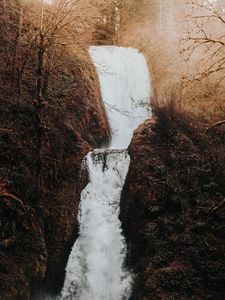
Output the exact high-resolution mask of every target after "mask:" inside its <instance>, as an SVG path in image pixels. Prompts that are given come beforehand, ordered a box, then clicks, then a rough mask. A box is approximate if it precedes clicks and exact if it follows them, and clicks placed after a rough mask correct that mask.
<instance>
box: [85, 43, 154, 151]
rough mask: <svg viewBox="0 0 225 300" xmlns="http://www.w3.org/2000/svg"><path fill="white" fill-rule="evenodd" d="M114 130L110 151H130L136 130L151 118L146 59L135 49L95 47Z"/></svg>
mask: <svg viewBox="0 0 225 300" xmlns="http://www.w3.org/2000/svg"><path fill="white" fill-rule="evenodd" d="M89 52H90V55H91V57H92V59H93V62H94V64H95V66H96V68H97V71H98V74H99V80H100V86H101V93H102V98H103V101H104V104H105V107H106V110H107V115H108V118H109V123H110V126H111V130H112V141H111V145H110V148H121V149H124V148H127V146H128V145H129V143H130V140H131V138H132V135H133V131H134V129H135V128H136V127H137V126H138V125H139V124H140V123H141V122H142V121H143V120H145V119H147V118H148V117H149V115H150V110H149V101H150V78H149V70H148V67H147V63H146V60H145V58H144V56H143V55H142V54H141V53H139V52H138V50H136V49H133V48H122V47H114V46H100V47H99V46H98V47H91V48H90V50H89Z"/></svg>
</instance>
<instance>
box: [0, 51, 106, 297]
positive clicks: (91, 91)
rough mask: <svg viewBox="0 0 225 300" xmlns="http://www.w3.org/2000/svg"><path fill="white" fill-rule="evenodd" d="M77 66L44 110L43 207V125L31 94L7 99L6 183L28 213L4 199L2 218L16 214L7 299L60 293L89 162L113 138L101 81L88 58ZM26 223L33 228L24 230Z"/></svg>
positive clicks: (6, 237) (6, 224)
mask: <svg viewBox="0 0 225 300" xmlns="http://www.w3.org/2000/svg"><path fill="white" fill-rule="evenodd" d="M65 55H67V56H68V53H66V54H65ZM79 55H80V56H79ZM67 56H66V57H65V58H67ZM78 58H79V59H78ZM73 61H74V63H70V65H64V66H63V67H64V69H59V70H57V72H58V74H59V75H58V78H57V80H56V79H51V80H50V82H49V92H48V94H47V95H46V104H45V106H44V107H43V108H42V111H41V119H42V128H40V129H41V130H43V131H42V148H41V171H40V191H39V192H40V195H39V202H40V203H39V204H38V205H36V204H35V200H36V198H37V195H36V188H35V186H36V172H37V165H36V161H37V134H38V126H39V124H37V121H36V120H37V117H36V110H35V107H34V105H33V104H32V101H31V99H32V98H31V96H30V95H29V94H24V95H23V96H21V97H20V98H19V96H18V95H16V93H14V92H13V91H10V90H3V91H2V92H1V94H0V98H1V113H0V124H1V126H0V127H1V128H3V129H6V130H1V131H0V161H1V164H0V178H1V179H0V180H2V182H4V184H2V186H4V190H7V193H8V194H10V195H12V197H16V198H19V199H20V201H21V203H22V205H23V206H24V207H26V213H25V212H23V210H22V209H21V208H20V207H19V208H18V209H17V206H15V205H16V203H17V202H15V201H13V200H10V199H8V198H7V199H6V200H7V203H5V202H2V201H3V200H4V198H1V199H0V205H1V207H0V215H2V214H3V215H4V214H5V210H7V214H9V215H7V216H8V217H7V216H6V219H4V220H3V221H2V222H1V223H0V227H1V228H0V229H1V231H0V256H2V257H3V259H2V258H1V259H0V261H1V263H2V265H1V267H0V298H1V299H14V298H18V299H19V298H20V297H21V298H22V299H28V298H29V295H30V292H31V290H34V289H35V290H36V289H37V287H38V289H39V288H44V289H45V290H47V291H48V292H49V291H50V292H52V293H56V292H58V291H59V289H60V288H61V286H62V284H63V280H64V271H65V266H66V262H67V259H68V256H69V252H70V248H71V246H72V245H73V243H74V240H75V239H76V235H77V231H78V225H77V212H78V207H79V201H80V193H81V191H82V190H83V188H84V186H85V185H86V183H87V176H86V173H85V172H82V170H81V165H82V160H83V158H84V157H85V155H86V154H87V153H88V152H89V151H90V149H91V148H92V147H97V146H100V145H101V144H103V143H107V142H108V140H109V136H110V134H109V126H108V121H107V118H106V113H105V111H104V106H103V103H102V100H101V96H100V90H99V82H98V78H97V74H96V73H95V69H94V67H93V65H92V62H91V60H90V58H89V55H88V53H86V54H85V53H78V54H77V55H76V57H75V58H74V59H73ZM68 84H69V85H68ZM68 86H69V88H68ZM0 196H1V194H0ZM2 199H3V200H2ZM6 200H4V201H6ZM17 204H18V203H17ZM8 205H10V206H9V207H8ZM11 211H12V212H13V213H11ZM21 214H22V215H21ZM7 218H8V219H7ZM21 218H22V219H21ZM23 220H24V224H26V225H22V223H23ZM24 226H25V227H26V228H25V227H24ZM14 228H15V230H16V231H15V232H14ZM7 230H9V232H8V231H7ZM14 237H15V238H16V240H15V241H14ZM24 239H26V242H24ZM6 242H7V243H12V244H11V245H10V247H8V248H7V249H6V250H4V251H2V250H1V243H3V244H4V243H6ZM23 243H24V246H23V247H22V246H21V245H22V244H23ZM22 249H23V250H22ZM37 269H38V270H37ZM10 278H11V280H9V279H10ZM13 278H15V280H14V281H13V280H12V279H13ZM7 297H8V298H7Z"/></svg>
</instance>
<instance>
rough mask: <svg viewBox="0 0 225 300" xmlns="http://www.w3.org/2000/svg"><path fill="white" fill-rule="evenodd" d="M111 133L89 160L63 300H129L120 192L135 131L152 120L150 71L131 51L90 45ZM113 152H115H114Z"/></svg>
mask: <svg viewBox="0 0 225 300" xmlns="http://www.w3.org/2000/svg"><path fill="white" fill-rule="evenodd" d="M90 54H91V56H92V59H93V62H94V64H95V66H96V69H97V71H98V74H99V80H100V86H101V92H102V98H103V101H104V102H105V107H106V110H107V115H108V118H109V122H110V126H111V129H112V141H111V145H110V147H109V149H102V150H94V151H93V152H91V153H89V154H88V155H87V157H86V159H85V163H86V166H87V168H88V171H89V178H90V182H89V184H88V185H87V186H86V188H85V189H84V190H83V192H82V194H81V204H80V213H79V224H80V228H79V238H78V239H77V241H76V242H75V244H74V246H73V249H72V251H71V254H70V257H69V261H68V264H67V272H66V278H65V282H64V287H63V290H62V293H61V296H60V299H79V300H126V299H128V298H129V295H130V290H131V283H132V276H131V275H130V274H129V273H128V272H127V271H126V270H125V268H124V258H125V255H126V245H125V241H124V238H123V236H122V232H121V223H120V221H119V219H118V215H119V204H120V194H121V190H122V187H123V184H124V180H125V178H126V174H127V171H128V168H129V162H130V158H129V155H128V154H127V151H126V150H122V149H126V148H127V146H128V145H129V142H130V140H131V137H132V134H133V130H134V129H135V128H136V127H137V126H138V124H139V123H141V122H142V121H143V120H144V119H146V118H147V117H148V116H149V111H148V109H147V108H146V106H145V105H144V104H145V103H146V102H148V101H149V98H150V94H149V93H150V81H149V72H148V68H147V64H146V61H145V59H144V56H143V55H142V54H140V53H139V52H138V51H137V50H135V49H132V48H121V47H113V46H100V47H91V48H90ZM112 149H114V150H112Z"/></svg>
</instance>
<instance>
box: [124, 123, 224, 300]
mask: <svg viewBox="0 0 225 300" xmlns="http://www.w3.org/2000/svg"><path fill="white" fill-rule="evenodd" d="M167 121H168V120H167ZM191 123H192V122H191V121H190V120H189V122H188V123H187V122H186V123H185V120H184V119H182V117H181V118H180V119H179V118H177V120H175V121H174V123H173V124H170V123H169V122H165V120H159V121H158V122H156V121H154V120H149V121H146V122H145V123H144V124H142V125H140V126H139V128H138V129H137V130H136V131H135V132H134V136H133V139H132V142H131V145H130V146H129V153H130V156H131V164H130V169H129V172H128V175H127V179H126V182H125V186H124V189H123V192H122V199H121V213H120V219H121V221H122V226H123V230H124V234H125V236H126V239H127V243H128V255H127V262H128V265H129V267H130V268H131V269H132V270H133V272H134V274H136V278H135V285H134V289H133V294H132V296H131V299H135V300H137V299H143V300H144V299H145V300H150V299H154V300H157V299H164V300H169V299H171V300H172V299H179V300H181V299H196V300H197V299H202V300H203V299H204V300H205V299H224V298H225V288H224V287H225V264H224V261H225V256H224V253H225V248H224V238H225V236H224V229H225V222H224V220H225V216H224V200H223V197H224V193H225V190H224V188H225V186H224V179H225V173H224V165H225V155H224V153H225V151H224V150H225V146H224V132H223V133H222V132H211V133H208V135H207V134H206V133H205V134H198V133H197V130H196V129H195V128H192V124H191Z"/></svg>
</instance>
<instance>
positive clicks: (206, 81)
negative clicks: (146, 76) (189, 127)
mask: <svg viewBox="0 0 225 300" xmlns="http://www.w3.org/2000/svg"><path fill="white" fill-rule="evenodd" d="M124 3H125V5H127V6H128V7H129V9H127V8H125V9H124V10H121V14H122V24H121V35H120V37H121V39H120V43H121V45H125V46H136V47H137V48H139V49H140V50H141V51H142V52H143V53H144V54H145V56H146V58H147V60H148V62H149V66H150V70H151V77H152V86H153V94H154V97H156V98H157V99H162V98H164V94H165V93H170V92H171V91H172V92H173V93H174V87H176V88H175V90H176V94H177V102H178V101H180V102H181V103H182V105H183V106H184V107H185V108H186V109H188V110H189V111H191V112H193V113H195V114H196V115H197V116H199V115H202V117H203V118H207V119H208V121H209V122H211V123H213V122H215V121H217V120H221V119H223V118H224V111H225V99H224V82H223V81H222V79H223V77H224V70H223V63H224V44H223V43H224V29H225V26H224V25H225V24H224V22H223V20H224V10H223V9H222V8H224V1H218V2H213V3H211V2H209V1H201V0H199V1H185V0H183V1H176V0H174V1H167V0H161V1H154V0H152V1H132V0H127V1H124ZM160 4H161V5H160ZM202 6H203V7H202ZM206 12H207V17H206V16H205V13H206ZM212 27H213V31H212V29H211V28H212ZM204 33H206V34H207V35H206V37H207V39H206V40H205V38H206V37H205V36H204ZM208 75H211V76H208Z"/></svg>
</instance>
